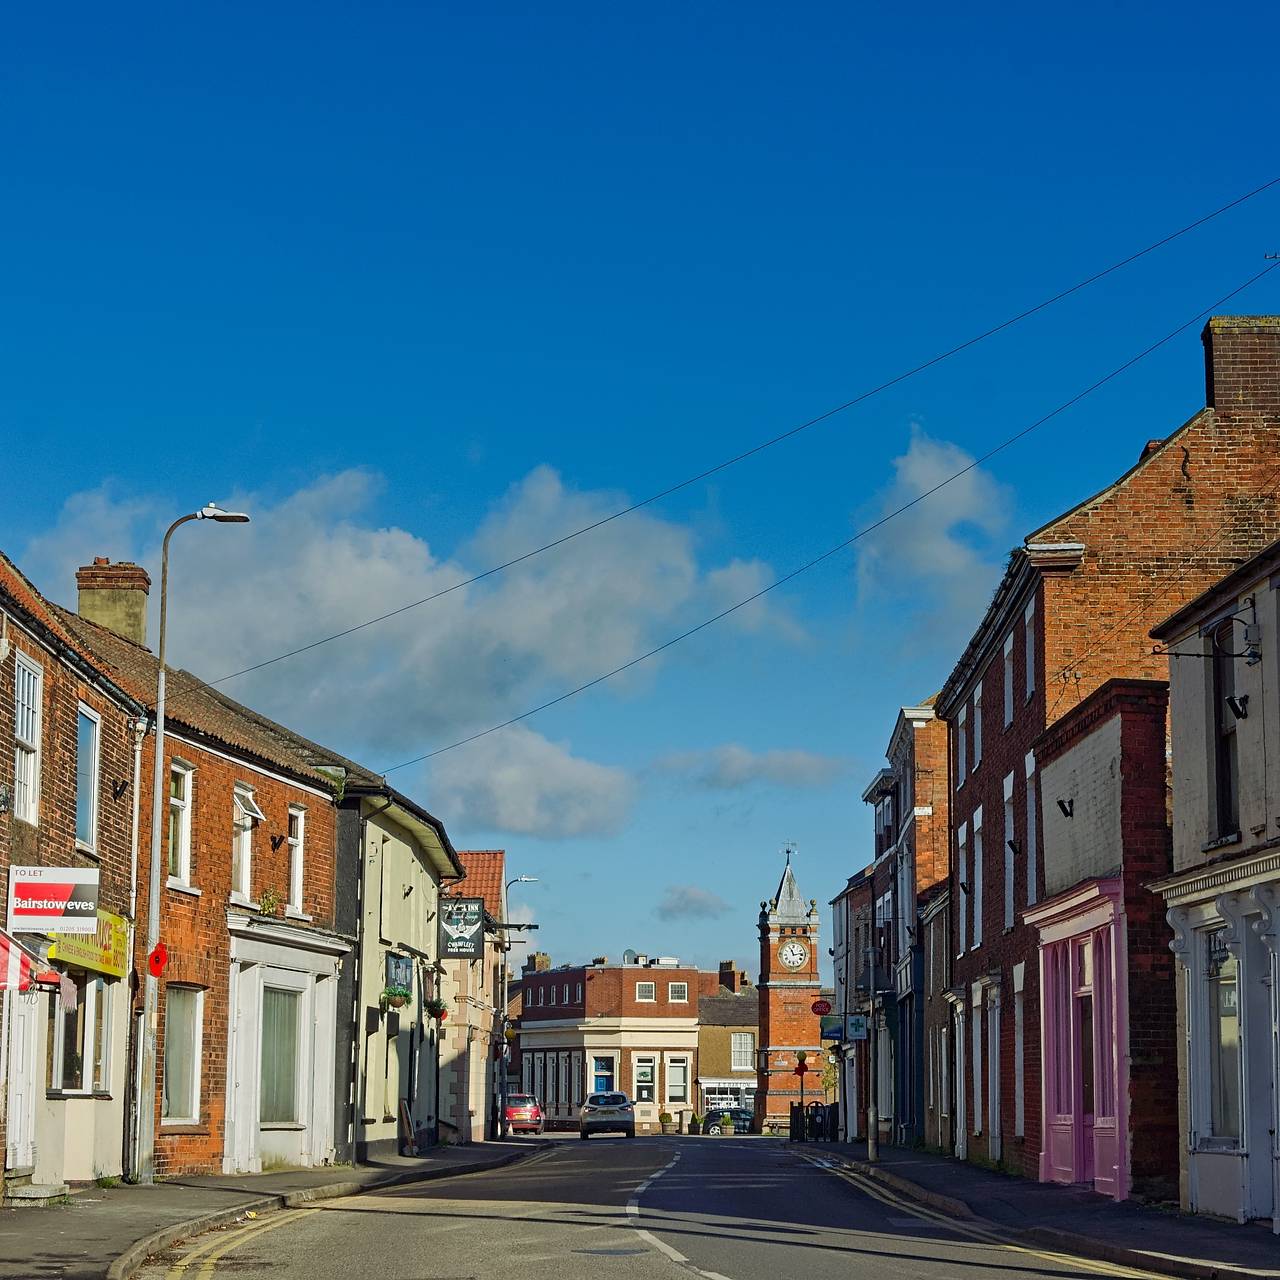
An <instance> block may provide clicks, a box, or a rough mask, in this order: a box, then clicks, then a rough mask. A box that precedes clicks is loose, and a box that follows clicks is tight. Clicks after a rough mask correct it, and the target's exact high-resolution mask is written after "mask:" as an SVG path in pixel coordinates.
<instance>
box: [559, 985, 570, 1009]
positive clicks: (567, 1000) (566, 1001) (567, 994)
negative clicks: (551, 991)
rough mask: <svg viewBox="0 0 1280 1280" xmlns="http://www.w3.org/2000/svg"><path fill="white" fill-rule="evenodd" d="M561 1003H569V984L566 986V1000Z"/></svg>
mask: <svg viewBox="0 0 1280 1280" xmlns="http://www.w3.org/2000/svg"><path fill="white" fill-rule="evenodd" d="M560 1003H561V1004H568V1003H569V984H568V983H567V982H566V983H565V984H564V999H563V1000H562V1001H561V1002H560Z"/></svg>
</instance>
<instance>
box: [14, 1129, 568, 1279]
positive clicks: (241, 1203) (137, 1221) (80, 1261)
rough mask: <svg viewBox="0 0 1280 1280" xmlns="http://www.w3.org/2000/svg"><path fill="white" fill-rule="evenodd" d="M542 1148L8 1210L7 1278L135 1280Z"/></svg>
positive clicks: (187, 1180)
mask: <svg viewBox="0 0 1280 1280" xmlns="http://www.w3.org/2000/svg"><path fill="white" fill-rule="evenodd" d="M543 1145H544V1144H543V1143H542V1142H540V1141H539V1140H537V1139H532V1138H512V1139H508V1140H506V1141H502V1142H485V1143H476V1144H472V1145H467V1146H456V1147H437V1148H433V1149H432V1150H431V1151H430V1152H429V1153H428V1154H426V1155H424V1156H387V1157H384V1158H381V1159H379V1160H377V1161H374V1162H370V1163H368V1164H363V1165H360V1166H358V1167H355V1168H353V1167H351V1166H338V1167H330V1168H320V1169H291V1170H285V1171H281V1172H277V1173H259V1174H246V1175H210V1176H201V1177H179V1178H174V1179H171V1180H165V1181H163V1182H157V1183H155V1184H153V1185H151V1186H145V1187H143V1186H136V1187H135V1186H127V1185H121V1186H117V1187H110V1188H100V1187H96V1186H89V1187H85V1188H82V1189H80V1190H78V1191H76V1192H75V1193H73V1194H72V1195H71V1196H69V1197H68V1198H67V1201H66V1202H65V1203H63V1204H52V1205H49V1206H47V1207H44V1208H27V1207H23V1208H16V1209H0V1277H3V1278H4V1280H47V1278H48V1280H52V1278H55V1277H56V1280H127V1277H129V1276H131V1275H133V1274H134V1273H135V1272H136V1271H137V1269H138V1267H139V1266H140V1265H141V1264H142V1263H143V1261H144V1259H145V1258H146V1257H147V1255H148V1254H149V1253H151V1252H154V1251H156V1250H159V1249H162V1248H165V1247H167V1246H168V1245H170V1244H171V1243H173V1241H175V1240H178V1239H183V1238H186V1237H189V1236H191V1235H193V1234H196V1233H197V1232H199V1231H204V1230H209V1229H211V1228H216V1227H223V1226H225V1225H226V1224H228V1223H233V1222H235V1221H236V1220H237V1219H242V1218H244V1215H245V1214H247V1213H252V1214H255V1215H265V1214H268V1213H272V1212H273V1211H275V1210H279V1209H283V1208H287V1207H291V1206H295V1205H299V1204H307V1203H311V1202H319V1201H322V1200H326V1199H331V1198H334V1197H338V1196H344V1195H351V1194H353V1193H357V1192H364V1191H368V1190H370V1189H372V1188H374V1187H378V1186H394V1185H399V1184H402V1183H406V1182H424V1181H429V1180H434V1179H437V1178H448V1177H452V1176H457V1175H459V1174H465V1173H474V1172H478V1171H482V1170H485V1169H494V1168H498V1167H501V1166H502V1165H505V1164H510V1163H511V1162H512V1161H514V1160H518V1159H520V1158H521V1157H523V1156H527V1155H531V1154H532V1153H533V1152H534V1151H536V1150H538V1149H539V1148H540V1147H542V1146H543ZM247 1221H250V1222H252V1221H254V1219H252V1218H250V1219H247Z"/></svg>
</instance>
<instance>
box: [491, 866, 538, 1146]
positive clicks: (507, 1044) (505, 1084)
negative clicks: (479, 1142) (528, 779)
mask: <svg viewBox="0 0 1280 1280" xmlns="http://www.w3.org/2000/svg"><path fill="white" fill-rule="evenodd" d="M537 883H538V877H537V876H516V877H515V878H514V879H512V880H508V881H507V887H506V890H505V891H504V893H503V897H504V898H505V897H506V894H508V893H510V892H511V886H512V885H513V884H537ZM502 911H503V914H504V915H509V914H510V912H509V911H507V904H506V903H505V902H504V903H503V904H502ZM510 954H511V943H509V942H508V943H507V944H506V948H505V950H504V952H503V960H502V1039H503V1045H502V1059H501V1061H502V1072H501V1074H500V1075H499V1077H498V1097H499V1101H498V1107H499V1113H500V1116H499V1121H498V1128H499V1131H500V1132H501V1134H502V1136H503V1137H504V1138H505V1137H506V1136H507V1133H508V1129H507V1099H508V1098H509V1097H510V1096H511V1080H510V1078H509V1076H508V1074H507V1060H508V1058H509V1057H510V1055H511V1040H510V1038H509V1037H508V1035H507V1031H508V1030H509V1028H508V1026H507V1004H508V986H507V983H508V981H509V978H508V969H507V961H506V957H507V956H508V955H510Z"/></svg>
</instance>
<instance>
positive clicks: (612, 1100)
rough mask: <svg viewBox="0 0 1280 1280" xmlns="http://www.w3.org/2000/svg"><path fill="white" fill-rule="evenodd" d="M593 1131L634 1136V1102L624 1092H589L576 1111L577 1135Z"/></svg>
mask: <svg viewBox="0 0 1280 1280" xmlns="http://www.w3.org/2000/svg"><path fill="white" fill-rule="evenodd" d="M593 1133H625V1134H626V1135H627V1137H628V1138H634V1137H635V1136H636V1109H635V1104H634V1103H633V1102H632V1101H631V1099H630V1098H628V1097H627V1095H626V1094H625V1093H591V1094H588V1095H587V1100H586V1102H584V1103H583V1104H582V1110H581V1111H580V1112H578V1137H580V1138H582V1139H584V1140H585V1139H587V1138H589V1137H591V1135H592V1134H593Z"/></svg>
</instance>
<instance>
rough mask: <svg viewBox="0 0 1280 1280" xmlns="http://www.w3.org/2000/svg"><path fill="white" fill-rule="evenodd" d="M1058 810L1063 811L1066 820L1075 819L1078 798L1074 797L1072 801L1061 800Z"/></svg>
mask: <svg viewBox="0 0 1280 1280" xmlns="http://www.w3.org/2000/svg"><path fill="white" fill-rule="evenodd" d="M1058 808H1059V809H1061V810H1062V816H1063V817H1064V818H1074V817H1075V816H1076V798H1075V796H1072V797H1071V799H1070V800H1059V801H1058Z"/></svg>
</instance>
